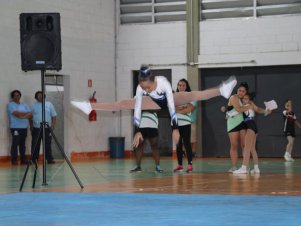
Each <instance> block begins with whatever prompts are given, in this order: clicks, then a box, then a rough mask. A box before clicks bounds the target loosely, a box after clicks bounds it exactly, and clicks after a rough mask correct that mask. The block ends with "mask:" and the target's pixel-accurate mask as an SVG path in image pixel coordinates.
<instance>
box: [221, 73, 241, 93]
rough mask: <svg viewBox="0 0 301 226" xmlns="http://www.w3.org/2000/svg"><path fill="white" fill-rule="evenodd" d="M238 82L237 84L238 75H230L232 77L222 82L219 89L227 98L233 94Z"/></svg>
mask: <svg viewBox="0 0 301 226" xmlns="http://www.w3.org/2000/svg"><path fill="white" fill-rule="evenodd" d="M236 84H237V80H236V77H235V76H234V75H232V76H230V78H228V79H227V80H226V81H224V82H222V84H221V85H220V86H219V91H220V93H221V95H222V96H223V97H225V98H226V99H228V98H229V97H230V96H231V94H232V91H233V89H234V87H235V86H236Z"/></svg>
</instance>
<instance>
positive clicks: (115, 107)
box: [91, 97, 161, 111]
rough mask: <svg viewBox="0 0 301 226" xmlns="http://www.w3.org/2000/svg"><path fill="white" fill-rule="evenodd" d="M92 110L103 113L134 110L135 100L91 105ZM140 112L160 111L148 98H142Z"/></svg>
mask: <svg viewBox="0 0 301 226" xmlns="http://www.w3.org/2000/svg"><path fill="white" fill-rule="evenodd" d="M91 106H92V108H93V109H94V110H103V111H105V110H106V111H120V110H133V109H135V99H134V98H133V99H127V100H121V101H116V102H107V103H91ZM141 109H142V110H159V109H161V108H160V107H159V106H158V105H157V104H156V103H155V102H154V101H153V100H152V99H151V98H150V97H143V99H142V106H141Z"/></svg>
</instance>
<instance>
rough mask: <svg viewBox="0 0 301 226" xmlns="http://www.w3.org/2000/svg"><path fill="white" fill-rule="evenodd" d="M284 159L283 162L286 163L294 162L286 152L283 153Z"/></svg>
mask: <svg viewBox="0 0 301 226" xmlns="http://www.w3.org/2000/svg"><path fill="white" fill-rule="evenodd" d="M284 159H285V161H288V162H293V161H295V159H293V158H292V156H291V154H290V153H288V152H285V154H284Z"/></svg>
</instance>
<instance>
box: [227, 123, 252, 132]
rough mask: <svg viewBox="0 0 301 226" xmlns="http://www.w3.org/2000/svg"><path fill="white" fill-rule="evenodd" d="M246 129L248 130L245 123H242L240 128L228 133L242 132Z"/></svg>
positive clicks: (237, 127)
mask: <svg viewBox="0 0 301 226" xmlns="http://www.w3.org/2000/svg"><path fill="white" fill-rule="evenodd" d="M246 129H247V126H246V124H245V122H241V123H240V124H239V125H238V126H236V127H234V128H233V129H231V130H230V131H228V133H232V132H239V131H241V130H246Z"/></svg>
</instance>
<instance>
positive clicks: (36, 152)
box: [19, 128, 41, 191]
mask: <svg viewBox="0 0 301 226" xmlns="http://www.w3.org/2000/svg"><path fill="white" fill-rule="evenodd" d="M40 137H41V128H40V130H39V133H38V139H37V140H36V141H35V143H34V145H33V150H32V153H31V157H30V160H29V161H28V163H27V167H26V170H25V173H24V176H23V179H22V183H21V186H20V189H19V191H22V189H23V186H24V182H25V179H26V176H27V173H28V169H29V166H30V164H31V163H34V164H35V171H34V178H33V183H32V188H34V187H35V181H36V175H37V170H38V164H37V158H36V156H38V155H39V148H36V147H37V145H38V143H39V139H40Z"/></svg>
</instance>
